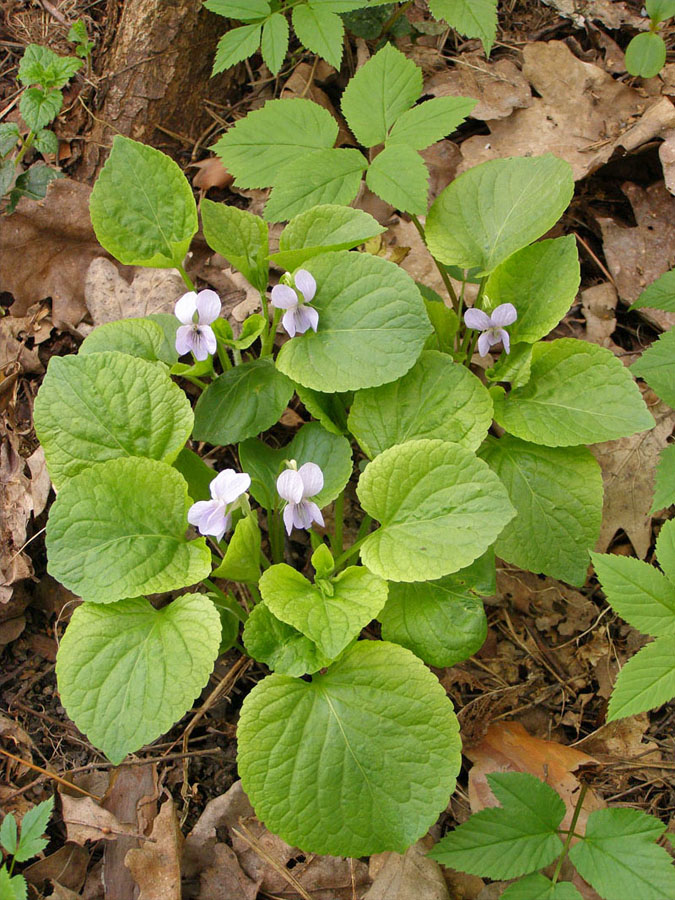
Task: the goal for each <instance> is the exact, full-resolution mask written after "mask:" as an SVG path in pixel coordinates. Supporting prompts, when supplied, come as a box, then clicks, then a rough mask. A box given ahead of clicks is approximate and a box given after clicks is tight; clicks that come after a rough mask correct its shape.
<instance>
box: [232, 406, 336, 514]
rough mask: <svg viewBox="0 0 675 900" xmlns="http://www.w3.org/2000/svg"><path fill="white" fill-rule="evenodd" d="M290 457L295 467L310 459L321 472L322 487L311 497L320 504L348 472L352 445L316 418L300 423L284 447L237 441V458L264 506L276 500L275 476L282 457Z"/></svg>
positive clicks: (325, 502) (330, 498)
mask: <svg viewBox="0 0 675 900" xmlns="http://www.w3.org/2000/svg"><path fill="white" fill-rule="evenodd" d="M291 459H294V460H295V461H296V462H297V464H298V467H300V466H302V465H304V463H308V462H313V463H316V464H317V466H319V467H320V468H321V471H322V472H323V488H322V490H321V492H320V493H318V494H317V495H316V497H315V500H316V502H317V503H318V504H319V506H320V507H324V506H327V505H328V504H329V503H331V502H332V501H333V500H335V498H336V497H337V495H338V494H339V493H340V491H341V490H342V489H343V488H344V486H345V485H346V484H347V482H348V481H349V477H350V475H351V474H352V448H351V445H350V443H349V441H348V440H347V438H346V437H343V436H342V435H337V434H333V433H331V432H329V431H326V429H325V428H323V426H322V425H320V424H319V423H318V422H308V423H307V424H306V425H303V426H302V427H301V428H300V429H299V431H298V432H297V434H296V435H295V437H294V438H293V440H292V441H290V443H288V444H286V446H285V447H281V448H280V449H279V450H274V449H273V448H272V447H268V446H267V444H264V443H263V442H262V441H258V440H255V439H254V438H251V439H250V440H248V441H244V442H243V443H241V444H240V445H239V461H240V462H241V467H242V470H243V471H244V472H248V474H249V475H250V476H251V489H250V490H251V494H252V495H253V497H255V499H256V500H257V501H258V503H259V504H260V505H261V506H262V507H264V508H265V509H273V508H274V507H275V506H276V505H277V504H278V503H279V495H278V494H277V478H278V476H279V475H280V473H281V472H282V471H283V468H284V461H285V460H291Z"/></svg>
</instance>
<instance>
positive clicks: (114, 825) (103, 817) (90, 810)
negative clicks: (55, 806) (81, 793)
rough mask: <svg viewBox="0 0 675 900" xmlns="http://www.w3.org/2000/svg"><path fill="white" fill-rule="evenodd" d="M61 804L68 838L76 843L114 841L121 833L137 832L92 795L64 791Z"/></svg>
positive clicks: (81, 844)
mask: <svg viewBox="0 0 675 900" xmlns="http://www.w3.org/2000/svg"><path fill="white" fill-rule="evenodd" d="M61 804H62V807H63V823H64V825H65V826H66V833H67V838H66V840H68V841H71V842H72V843H74V844H80V846H84V845H85V844H86V842H87V841H100V840H104V841H114V840H116V839H117V838H118V836H119V835H121V834H135V833H136V829H135V828H134V827H133V826H132V825H125V824H124V823H123V822H120V821H119V820H118V819H117V818H116V817H115V816H114V815H113V814H112V813H111V812H108V810H107V809H103V808H102V807H101V806H99V805H98V803H96V801H95V800H92V798H91V797H71V796H70V795H69V794H65V793H63V792H62V793H61Z"/></svg>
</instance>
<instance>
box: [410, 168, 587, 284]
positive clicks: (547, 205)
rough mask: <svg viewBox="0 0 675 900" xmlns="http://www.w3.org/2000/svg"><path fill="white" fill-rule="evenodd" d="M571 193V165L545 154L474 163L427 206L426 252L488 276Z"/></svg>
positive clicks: (547, 224)
mask: <svg viewBox="0 0 675 900" xmlns="http://www.w3.org/2000/svg"><path fill="white" fill-rule="evenodd" d="M573 192H574V179H573V178H572V168H571V166H570V165H569V163H567V162H564V161H563V160H562V159H557V158H556V157H555V156H551V155H550V154H547V155H546V156H537V157H512V158H510V159H495V160H490V161H488V162H485V163H482V164H481V165H478V166H474V168H473V169H469V171H468V172H464V173H463V174H462V175H460V176H459V177H458V178H456V179H455V180H454V181H453V182H452V184H450V185H449V186H448V187H447V188H446V189H445V190H444V191H443V192H442V193H441V194H439V196H438V197H437V198H436V200H435V202H434V204H433V206H432V207H431V209H430V211H429V215H428V217H427V221H426V226H425V230H426V239H427V244H428V247H429V250H430V251H431V253H432V254H433V255H434V256H435V257H436V258H437V259H439V260H440V261H441V262H443V263H446V264H447V265H453V266H461V267H463V268H467V269H468V268H472V267H474V266H475V267H477V268H478V269H479V270H480V272H482V273H484V274H489V273H490V272H492V271H493V270H494V269H496V268H497V266H498V265H499V263H501V262H503V261H504V260H505V259H506V258H507V257H509V256H511V254H512V253H515V252H516V250H520V249H521V248H522V247H526V246H527V245H528V244H531V243H532V241H535V240H536V239H537V238H538V237H541V235H542V234H544V233H545V232H547V231H548V230H549V228H551V227H552V226H553V225H555V223H556V222H557V221H558V219H559V218H560V216H561V215H562V214H563V212H564V211H565V209H566V208H567V205H568V203H569V202H570V200H571V199H572V194H573Z"/></svg>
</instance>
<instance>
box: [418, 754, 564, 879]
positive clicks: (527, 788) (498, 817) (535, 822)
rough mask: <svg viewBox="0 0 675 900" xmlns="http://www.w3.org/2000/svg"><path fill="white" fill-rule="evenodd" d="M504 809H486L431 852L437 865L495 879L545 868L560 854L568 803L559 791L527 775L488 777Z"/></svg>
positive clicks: (430, 854)
mask: <svg viewBox="0 0 675 900" xmlns="http://www.w3.org/2000/svg"><path fill="white" fill-rule="evenodd" d="M487 778H488V782H489V784H490V787H491V788H492V791H493V793H494V794H495V796H496V798H497V800H498V801H499V803H500V804H501V806H500V807H494V808H491V809H483V810H481V811H480V812H477V813H474V814H473V815H472V816H471V818H470V819H469V820H468V821H467V822H465V823H464V824H463V825H460V826H459V827H458V828H455V830H454V831H451V832H450V834H446V836H445V837H444V838H442V840H440V841H439V842H438V844H436V846H435V847H434V848H433V849H432V850H431V852H430V853H429V856H430V857H431V858H432V859H435V860H436V862H439V863H441V864H442V865H444V866H449V867H450V868H452V869H459V870H460V871H461V872H470V873H471V874H472V875H477V874H478V873H479V872H480V873H481V875H483V876H484V877H485V876H487V877H488V878H494V879H506V878H516V877H517V876H518V875H526V874H527V873H528V872H533V871H534V870H535V869H542V868H543V867H544V866H547V865H548V864H549V863H551V862H553V860H554V859H555V858H556V857H557V856H559V855H560V851H561V850H562V842H561V840H560V838H559V837H558V834H557V829H558V828H559V827H560V823H561V822H562V820H563V816H564V815H565V804H564V803H563V801H562V800H561V799H560V797H559V796H558V795H557V794H556V792H555V791H554V790H553V788H551V787H549V786H548V785H547V784H545V783H544V782H543V781H539V779H538V778H535V777H534V776H533V775H527V774H525V773H524V772H502V773H500V774H493V775H488V776H487Z"/></svg>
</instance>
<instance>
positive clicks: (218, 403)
mask: <svg viewBox="0 0 675 900" xmlns="http://www.w3.org/2000/svg"><path fill="white" fill-rule="evenodd" d="M292 394H293V384H292V383H291V382H290V381H289V380H288V378H286V377H285V375H282V374H281V372H279V371H278V370H277V369H276V368H275V366H274V363H272V362H271V361H270V360H268V359H254V360H251V361H250V362H246V363H242V365H240V366H235V367H234V368H233V369H228V370H227V372H225V373H223V374H222V375H219V376H218V377H217V378H216V380H215V381H212V382H211V384H210V385H209V386H208V387H207V389H206V390H205V391H204V392H203V394H202V395H201V397H200V398H199V400H198V401H197V405H196V406H195V427H194V437H195V440H198V441H208V443H209V444H223V445H226V444H235V443H237V441H244V440H246V438H249V437H253V435H255V434H259V433H260V432H261V431H265V430H266V429H267V428H271V427H272V425H274V424H275V423H276V422H277V421H278V420H279V417H280V416H281V414H282V412H283V411H284V409H285V408H286V405H287V404H288V401H289V400H290V399H291V396H292Z"/></svg>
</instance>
